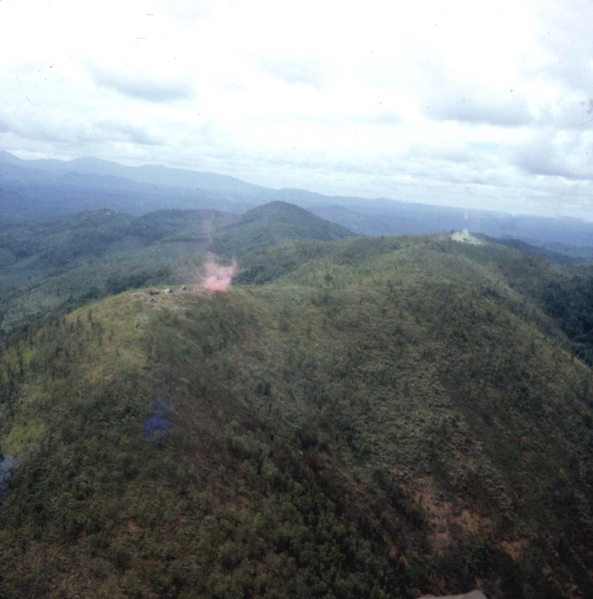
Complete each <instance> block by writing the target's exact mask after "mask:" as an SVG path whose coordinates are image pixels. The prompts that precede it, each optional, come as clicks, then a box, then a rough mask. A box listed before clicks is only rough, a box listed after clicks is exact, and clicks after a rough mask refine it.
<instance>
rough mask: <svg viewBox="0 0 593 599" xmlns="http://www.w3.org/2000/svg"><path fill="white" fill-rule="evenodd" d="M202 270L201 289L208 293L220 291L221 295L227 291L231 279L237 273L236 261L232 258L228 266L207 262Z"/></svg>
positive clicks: (213, 261)
mask: <svg viewBox="0 0 593 599" xmlns="http://www.w3.org/2000/svg"><path fill="white" fill-rule="evenodd" d="M204 268H205V272H204V276H203V277H202V287H203V288H204V289H207V290H208V291H220V292H222V293H224V292H225V291H228V290H229V287H230V286H231V282H232V280H233V277H234V276H236V274H237V272H238V268H237V261H236V260H235V259H234V258H233V263H232V264H231V265H230V266H222V265H221V264H218V263H217V262H216V261H215V260H208V261H207V262H206V264H205V265H204Z"/></svg>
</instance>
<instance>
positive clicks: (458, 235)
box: [451, 229, 484, 245]
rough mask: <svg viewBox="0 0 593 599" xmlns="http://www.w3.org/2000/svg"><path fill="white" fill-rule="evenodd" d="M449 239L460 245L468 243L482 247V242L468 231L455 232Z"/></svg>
mask: <svg viewBox="0 0 593 599" xmlns="http://www.w3.org/2000/svg"><path fill="white" fill-rule="evenodd" d="M451 239H452V240H453V241H459V242H461V243H470V244H472V245H484V242H483V241H482V240H481V239H478V238H477V237H474V236H473V235H472V234H471V233H470V232H469V230H468V229H463V231H455V233H452V234H451Z"/></svg>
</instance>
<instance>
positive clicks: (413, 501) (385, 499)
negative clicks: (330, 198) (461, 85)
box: [0, 236, 593, 599]
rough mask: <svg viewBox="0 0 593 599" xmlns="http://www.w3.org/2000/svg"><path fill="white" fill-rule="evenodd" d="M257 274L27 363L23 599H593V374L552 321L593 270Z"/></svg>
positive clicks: (15, 414) (412, 255) (5, 403)
mask: <svg viewBox="0 0 593 599" xmlns="http://www.w3.org/2000/svg"><path fill="white" fill-rule="evenodd" d="M240 267H241V268H242V269H243V272H242V274H241V275H240V277H239V278H238V282H239V284H236V285H235V286H234V287H232V288H231V290H230V291H229V292H228V293H226V294H214V295H207V294H204V293H194V292H191V291H181V290H177V289H176V295H177V297H174V296H173V295H172V294H170V295H164V294H160V295H159V296H155V297H156V298H157V301H156V302H152V301H150V300H151V296H149V295H148V294H147V293H146V292H145V291H141V292H140V293H139V296H138V297H134V296H133V294H132V293H131V292H126V293H123V294H120V295H117V296H114V297H110V298H107V299H104V300H102V301H99V302H95V303H92V304H89V305H87V306H85V307H83V308H81V309H79V310H76V311H74V312H72V313H71V314H68V315H66V316H64V317H63V318H61V319H59V320H56V321H54V322H53V323H51V324H47V325H45V326H43V327H31V328H30V329H29V330H28V331H27V332H26V333H23V334H21V335H20V336H15V337H13V338H12V340H11V342H10V343H9V344H7V346H6V347H5V348H4V349H3V354H2V363H1V365H0V398H1V403H0V452H1V453H2V454H3V455H2V457H0V494H2V495H3V497H2V498H0V596H2V597H6V598H7V599H12V598H18V599H25V598H28V597H56V598H57V597H89V596H92V597H109V598H118V597H154V598H157V597H171V598H173V597H175V598H190V597H217V598H229V599H230V598H236V597H266V598H280V597H286V598H288V597H291V598H292V597H303V598H304V597H307V598H312V597H320V598H322V597H323V598H327V599H329V598H336V599H342V598H344V599H346V598H352V599H354V598H359V597H372V598H387V597H394V598H395V597H415V596H417V594H418V593H419V592H420V593H427V592H433V593H440V592H442V593H444V592H463V591H467V590H469V589H471V588H475V587H476V586H479V587H480V588H482V589H483V590H484V592H485V593H486V594H487V596H488V597H489V598H501V599H502V598H503V597H505V598H506V597H513V598H515V597H516V598H519V599H520V598H522V597H523V598H525V599H535V598H538V599H539V598H542V597H566V598H568V597H577V596H586V595H587V593H588V589H590V588H591V587H592V584H593V580H592V576H593V535H592V534H591V533H592V532H593V531H592V525H593V520H592V518H593V493H592V488H591V485H592V484H593V467H592V466H591V464H593V461H592V457H593V456H592V455H591V454H592V452H593V432H592V431H593V409H592V406H593V375H592V371H591V369H590V367H588V366H587V365H586V364H585V363H584V362H582V361H580V360H579V359H578V358H576V357H575V355H574V354H571V353H570V352H569V351H567V350H568V349H570V348H571V345H570V344H571V341H570V339H569V337H568V336H567V333H566V331H565V329H564V328H563V324H562V321H561V320H560V319H557V318H556V317H555V315H553V314H550V313H549V311H548V308H547V304H546V302H545V301H544V300H543V299H542V298H543V297H544V296H545V293H546V290H549V289H550V288H551V287H550V286H554V285H557V286H558V287H559V288H561V289H562V288H564V287H565V286H566V284H567V283H570V281H572V275H571V274H567V273H565V272H564V271H562V270H561V269H559V268H556V267H554V266H552V265H550V264H549V263H547V262H544V261H543V260H540V259H538V258H535V257H533V256H529V255H527V254H524V253H522V252H520V251H517V250H514V249H510V248H506V247H502V246H495V245H490V244H484V245H476V246H474V245H469V244H463V243H456V242H453V241H451V240H450V239H449V238H448V237H446V236H435V237H422V238H417V237H405V238H390V237H386V238H345V239H341V240H338V241H334V242H331V243H327V242H315V241H298V242H285V243H283V244H280V245H279V246H276V247H273V248H264V249H261V250H258V251H257V252H254V253H252V254H249V255H246V256H245V257H244V258H242V259H241V260H240ZM152 299H155V298H152ZM2 464H4V466H2ZM579 594H580V595H579Z"/></svg>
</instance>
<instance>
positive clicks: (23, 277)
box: [0, 202, 352, 337]
mask: <svg viewBox="0 0 593 599" xmlns="http://www.w3.org/2000/svg"><path fill="white" fill-rule="evenodd" d="M350 235H352V233H351V232H350V231H348V230H347V229H344V228H343V227H340V226H338V225H334V224H332V223H329V222H327V221H324V220H323V219H321V218H319V217H317V216H315V215H313V214H311V213H310V212H307V211H306V210H304V209H302V208H299V207H297V206H294V205H292V204H287V203H286V202H271V203H269V204H265V205H264V206H259V207H258V208H256V209H254V210H251V211H248V212H246V213H245V214H243V215H242V216H236V215H234V214H230V213H228V212H222V211H219V210H159V211H156V212H151V213H149V214H145V215H144V216H142V217H138V216H131V215H129V214H124V213H122V212H118V211H117V210H111V209H104V210H97V211H84V212H80V213H77V214H73V215H69V216H65V217H62V218H58V219H53V220H49V221H42V222H36V221H27V222H13V223H12V224H11V226H6V227H3V228H2V229H1V230H0V320H1V321H3V322H1V323H0V337H1V336H2V334H7V333H8V332H10V331H12V330H14V329H15V328H16V327H18V326H20V325H21V324H24V323H27V322H29V321H30V320H31V319H32V318H36V317H38V316H42V315H43V316H44V315H46V314H47V313H48V312H51V311H52V310H56V309H61V308H63V307H65V306H66V305H71V306H72V305H75V304H77V303H79V302H81V301H85V300H87V299H89V298H91V299H92V298H97V297H100V296H104V295H107V294H111V293H119V292H121V291H123V290H124V289H128V288H130V287H140V286H143V285H152V284H157V283H159V282H161V281H163V280H164V279H165V278H166V277H169V280H170V281H171V277H173V279H172V280H174V281H177V282H189V281H190V280H191V278H190V279H188V278H187V277H188V272H187V268H186V265H187V264H194V265H195V264H196V261H195V260H190V259H189V258H190V257H192V256H196V255H202V256H203V255H206V254H208V253H212V252H214V253H216V254H218V255H220V256H226V257H232V256H242V255H243V254H245V253H247V252H250V251H252V250H254V249H257V248H261V247H264V246H268V245H272V244H276V243H279V242H281V241H285V240H290V239H314V240H319V241H330V240H332V239H339V238H341V237H346V236H350ZM179 259H182V262H183V263H182V264H181V265H179V264H176V265H173V261H174V260H179ZM184 259H185V260H184ZM198 262H199V261H198ZM2 316H4V318H1V317H2Z"/></svg>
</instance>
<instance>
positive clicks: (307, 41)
mask: <svg viewBox="0 0 593 599" xmlns="http://www.w3.org/2000/svg"><path fill="white" fill-rule="evenodd" d="M592 19H593V5H592V4H591V3H590V2H589V1H588V0H572V1H571V2H570V3H563V4H561V5H559V4H558V3H556V2H553V1H552V0H543V1H540V0H538V1H536V0H526V1H525V2H521V3H516V2H514V1H513V2H512V1H511V0H499V1H498V2H496V3H477V2H473V1H470V0H451V1H450V2H447V3H443V2H437V1H436V0H434V1H430V0H419V1H417V2H414V3H405V4H402V3H394V2H391V1H389V0H376V1H363V0H352V1H349V2H338V1H337V0H326V1H323V2H319V1H313V0H303V1H301V2H298V3H287V2H275V1H272V0H254V1H250V2H242V1H240V0H229V1H224V2H220V1H219V0H211V1H208V2H193V1H190V0H187V1H185V0H174V1H170V0H168V1H166V0H147V1H143V2H140V1H131V2H124V3H121V2H115V1H114V0H105V1H104V2H102V3H99V4H88V3H80V2H74V1H73V0H53V1H52V2H50V3H47V2H46V1H45V0H30V1H29V2H27V3H23V2H17V1H16V0H4V1H3V2H0V52H1V53H2V56H3V60H2V63H1V64H0V93H1V94H2V98H3V104H2V107H1V108H0V146H1V149H5V150H9V151H14V152H17V153H20V155H21V156H30V157H32V156H42V155H47V156H55V157H62V158H65V157H76V156H79V155H84V154H88V155H93V156H97V157H101V158H105V159H112V160H119V161H123V162H126V163H128V164H141V163H146V162H150V163H162V164H166V165H169V166H180V167H185V168H196V169H198V170H213V171H217V172H222V173H225V174H231V175H235V176H239V177H242V178H244V179H246V180H249V181H252V182H254V183H260V184H263V185H269V186H273V187H303V188H306V189H311V190H314V191H320V192H322V193H333V194H359V195H364V196H366V197H371V196H392V197H394V198H398V199H402V198H404V199H413V200H414V201H427V202H434V203H441V204H447V203H449V204H463V205H470V206H471V205H475V206H478V207H491V208H492V207H501V208H504V209H510V210H512V211H529V210H534V211H537V212H539V213H550V214H551V213H558V212H560V213H562V212H563V210H564V211H566V213H567V214H569V213H570V214H575V215H576V214H578V215H584V216H587V215H591V214H593V200H592V199H591V198H592V193H593V187H592V185H593V182H592V181H591V175H590V173H591V172H593V168H591V167H592V166H593V165H592V163H591V159H592V156H591V140H592V135H593V123H588V121H589V120H590V119H592V118H593V114H592V113H591V101H592V100H591V99H592V97H593V90H592V89H591V80H592V77H591V76H592V75H593V42H592V40H593V36H591V35H590V30H591V27H590V25H591V21H592Z"/></svg>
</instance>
